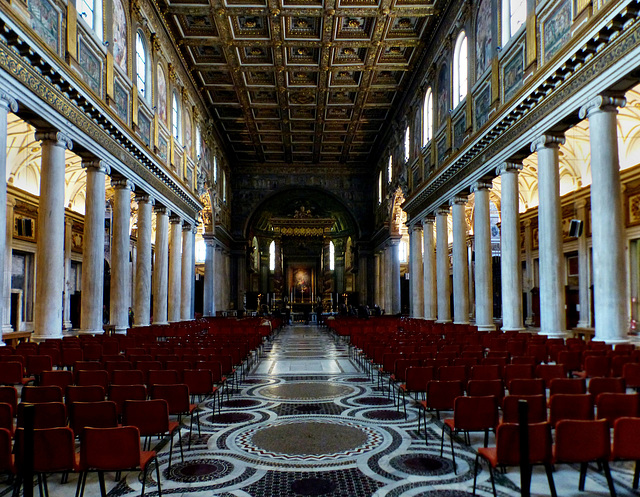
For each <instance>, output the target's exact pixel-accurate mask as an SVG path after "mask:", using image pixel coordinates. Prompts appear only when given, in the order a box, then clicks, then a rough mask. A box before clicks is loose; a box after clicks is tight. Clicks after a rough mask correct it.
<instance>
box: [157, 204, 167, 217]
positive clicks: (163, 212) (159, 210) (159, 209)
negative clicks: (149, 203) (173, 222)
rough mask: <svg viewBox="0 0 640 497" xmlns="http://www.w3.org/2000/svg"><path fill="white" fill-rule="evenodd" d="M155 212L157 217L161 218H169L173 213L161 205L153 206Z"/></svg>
mask: <svg viewBox="0 0 640 497" xmlns="http://www.w3.org/2000/svg"><path fill="white" fill-rule="evenodd" d="M153 212H155V213H156V215H159V216H168V215H169V214H171V211H169V209H167V208H166V207H165V206H164V205H160V204H156V205H154V206H153Z"/></svg>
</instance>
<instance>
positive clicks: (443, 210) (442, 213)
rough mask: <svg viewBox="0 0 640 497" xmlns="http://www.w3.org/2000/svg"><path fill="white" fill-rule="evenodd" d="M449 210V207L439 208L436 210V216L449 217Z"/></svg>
mask: <svg viewBox="0 0 640 497" xmlns="http://www.w3.org/2000/svg"><path fill="white" fill-rule="evenodd" d="M448 215H449V208H448V207H438V208H437V209H436V216H448Z"/></svg>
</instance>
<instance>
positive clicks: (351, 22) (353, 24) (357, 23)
mask: <svg viewBox="0 0 640 497" xmlns="http://www.w3.org/2000/svg"><path fill="white" fill-rule="evenodd" d="M360 25H361V23H360V21H359V20H358V19H349V20H348V21H347V26H349V27H350V28H352V29H357V28H359V27H360Z"/></svg>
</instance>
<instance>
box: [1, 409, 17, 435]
mask: <svg viewBox="0 0 640 497" xmlns="http://www.w3.org/2000/svg"><path fill="white" fill-rule="evenodd" d="M13 416H14V414H13V407H11V404H7V403H6V402H0V428H6V429H7V430H9V431H10V432H11V433H13Z"/></svg>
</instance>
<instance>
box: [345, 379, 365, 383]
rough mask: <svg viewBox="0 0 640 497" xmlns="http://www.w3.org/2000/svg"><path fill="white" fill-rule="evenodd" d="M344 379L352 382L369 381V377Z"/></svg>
mask: <svg viewBox="0 0 640 497" xmlns="http://www.w3.org/2000/svg"><path fill="white" fill-rule="evenodd" d="M345 381H350V382H352V383H367V382H370V381H371V378H347V379H346V380H345Z"/></svg>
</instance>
